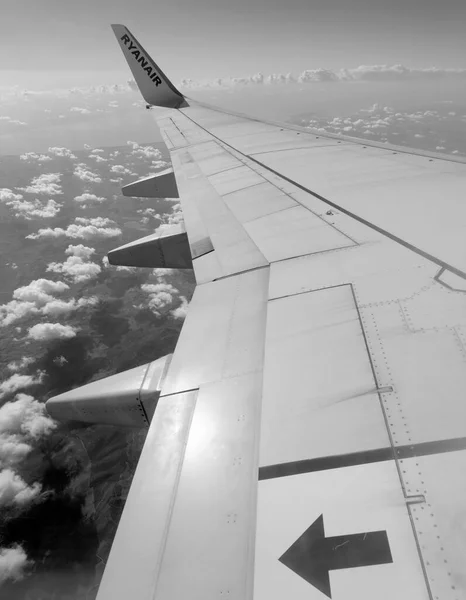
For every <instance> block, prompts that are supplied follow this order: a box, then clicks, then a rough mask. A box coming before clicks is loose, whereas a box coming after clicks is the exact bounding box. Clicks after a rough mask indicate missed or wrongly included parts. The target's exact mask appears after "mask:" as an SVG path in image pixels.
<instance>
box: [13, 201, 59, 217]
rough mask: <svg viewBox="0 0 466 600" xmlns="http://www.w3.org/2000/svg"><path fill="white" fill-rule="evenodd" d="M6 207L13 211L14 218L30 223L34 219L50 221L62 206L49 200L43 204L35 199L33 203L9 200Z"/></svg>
mask: <svg viewBox="0 0 466 600" xmlns="http://www.w3.org/2000/svg"><path fill="white" fill-rule="evenodd" d="M6 205H7V206H9V207H10V208H11V209H12V210H13V211H15V213H14V216H15V217H17V218H19V217H23V218H24V219H26V220H27V221H30V220H31V219H33V218H34V217H36V218H41V219H50V218H52V217H55V216H56V215H57V214H58V213H59V212H60V210H61V208H62V205H61V204H59V203H58V202H55V200H52V199H50V200H48V201H47V202H45V203H44V202H42V201H41V200H39V199H37V198H36V199H35V200H34V201H30V200H11V201H10V202H6Z"/></svg>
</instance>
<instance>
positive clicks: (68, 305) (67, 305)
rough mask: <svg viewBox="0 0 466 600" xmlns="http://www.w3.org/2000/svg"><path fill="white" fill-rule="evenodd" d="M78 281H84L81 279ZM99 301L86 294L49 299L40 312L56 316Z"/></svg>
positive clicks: (95, 297) (93, 304)
mask: <svg viewBox="0 0 466 600" xmlns="http://www.w3.org/2000/svg"><path fill="white" fill-rule="evenodd" d="M80 281H86V279H81V280H80ZM98 303H99V299H98V298H97V296H88V297H86V298H78V299H77V300H76V298H71V300H59V299H55V300H51V301H50V302H49V303H48V304H46V305H45V306H44V307H43V308H42V310H41V313H42V314H43V315H47V316H51V317H58V316H59V315H64V314H67V313H69V312H71V311H74V310H78V309H80V308H86V307H88V306H96V305H97V304H98Z"/></svg>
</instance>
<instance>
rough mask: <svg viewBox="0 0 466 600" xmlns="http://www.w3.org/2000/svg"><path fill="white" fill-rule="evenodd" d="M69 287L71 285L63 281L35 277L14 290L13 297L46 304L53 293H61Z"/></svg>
mask: <svg viewBox="0 0 466 600" xmlns="http://www.w3.org/2000/svg"><path fill="white" fill-rule="evenodd" d="M68 289H69V285H67V284H66V283H64V282H63V281H51V280H50V279H35V280H34V281H31V283H29V284H28V285H25V286H22V287H19V288H17V289H16V290H15V291H14V292H13V298H15V299H16V300H22V301H26V302H35V303H36V304H39V305H43V304H46V303H47V302H48V301H49V300H50V298H51V294H61V293H62V292H64V291H65V290H68Z"/></svg>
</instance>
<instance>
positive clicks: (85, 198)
mask: <svg viewBox="0 0 466 600" xmlns="http://www.w3.org/2000/svg"><path fill="white" fill-rule="evenodd" d="M74 199H75V201H76V202H99V203H100V202H105V200H106V199H107V198H104V197H103V196H96V195H95V194H90V193H89V192H84V193H83V194H81V195H80V196H75V197H74Z"/></svg>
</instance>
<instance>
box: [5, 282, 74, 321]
mask: <svg viewBox="0 0 466 600" xmlns="http://www.w3.org/2000/svg"><path fill="white" fill-rule="evenodd" d="M68 289H69V285H68V284H66V283H64V282H63V281H51V280H50V279H36V280H34V281H31V283H30V284H29V285H26V286H22V287H19V288H17V289H16V290H15V291H14V292H13V300H11V301H10V302H8V303H6V304H2V305H0V325H1V326H6V325H11V324H12V323H14V322H15V321H17V320H18V319H21V318H22V317H25V316H27V315H30V314H39V313H41V312H42V313H43V311H44V308H45V307H46V306H47V304H48V303H50V302H51V301H53V300H55V297H54V295H53V294H61V293H62V292H64V291H65V290H68ZM43 314H44V313H43Z"/></svg>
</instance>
